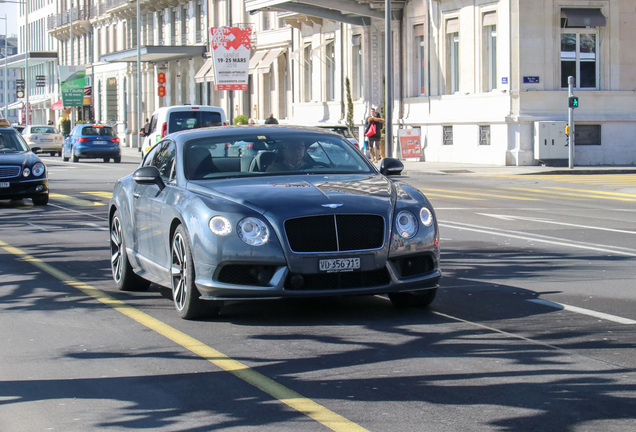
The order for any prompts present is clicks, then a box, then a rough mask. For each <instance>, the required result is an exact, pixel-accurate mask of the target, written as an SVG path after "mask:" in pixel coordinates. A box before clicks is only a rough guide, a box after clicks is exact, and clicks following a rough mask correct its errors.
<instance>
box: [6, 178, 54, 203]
mask: <svg viewBox="0 0 636 432" xmlns="http://www.w3.org/2000/svg"><path fill="white" fill-rule="evenodd" d="M3 181H5V180H0V183H2V182H3ZM48 193H49V181H48V180H47V179H38V180H20V181H16V180H11V181H9V187H8V188H6V187H0V199H20V198H33V197H34V196H35V197H37V196H41V195H47V194H48Z"/></svg>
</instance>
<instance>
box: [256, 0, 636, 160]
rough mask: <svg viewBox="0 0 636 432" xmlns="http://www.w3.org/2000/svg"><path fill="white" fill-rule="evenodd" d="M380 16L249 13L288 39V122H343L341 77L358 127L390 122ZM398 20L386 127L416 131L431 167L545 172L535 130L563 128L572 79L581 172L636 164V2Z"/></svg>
mask: <svg viewBox="0 0 636 432" xmlns="http://www.w3.org/2000/svg"><path fill="white" fill-rule="evenodd" d="M385 3H386V2H385V1H384V0H378V1H374V0H370V1H366V0H365V1H361V0H341V1H337V2H336V1H321V2H316V1H311V0H306V1H291V0H248V1H246V7H247V9H248V11H250V12H256V11H263V12H266V11H269V13H271V12H272V11H277V13H278V14H279V16H281V17H284V18H285V20H286V22H287V23H288V25H291V26H292V27H293V28H294V34H293V35H292V41H293V42H292V46H291V47H289V48H288V50H289V52H291V53H292V55H291V56H290V59H289V61H288V65H287V67H288V69H287V70H288V72H287V73H288V74H290V75H291V76H292V77H293V79H292V84H291V86H292V97H291V101H290V109H289V110H288V112H289V113H290V117H289V120H290V121H291V122H300V121H303V122H304V121H306V119H312V121H320V120H323V119H329V120H331V121H334V120H336V121H343V120H344V115H343V113H344V112H345V110H344V109H343V108H342V107H343V106H344V105H345V99H344V97H343V92H342V89H343V81H344V79H345V78H346V77H349V78H350V82H351V83H352V87H353V88H352V94H353V99H354V111H355V116H354V117H355V122H356V124H357V125H361V124H362V123H363V120H364V117H365V115H366V113H367V112H368V109H369V108H370V107H371V106H375V107H379V108H380V111H382V107H383V106H384V105H385V101H384V95H385V93H386V92H385V86H386V85H388V84H387V83H386V82H385V78H386V69H385V67H386V63H385V62H386V61H387V59H386V58H385V56H384V52H385V41H386V40H387V38H386V37H385V34H384V33H385V28H386V22H385V20H384V16H385V11H384V4H385ZM392 6H393V9H392V11H391V18H392V19H391V28H392V32H391V33H392V34H391V38H388V40H390V41H391V48H392V52H393V56H392V57H391V58H390V59H389V61H390V62H391V63H392V65H391V66H392V71H393V76H392V79H391V83H390V85H391V94H392V96H393V97H392V100H391V102H392V103H391V105H392V107H393V110H392V112H391V117H392V119H393V123H392V124H393V128H394V129H397V130H398V131H399V129H402V128H407V129H409V128H410V129H412V128H417V129H419V131H420V134H421V143H422V147H423V158H424V159H426V160H429V161H448V162H466V163H486V164H496V165H534V164H538V163H539V162H540V161H539V160H537V159H536V158H535V146H536V144H535V141H536V140H535V134H536V131H537V129H538V127H539V125H540V123H539V122H565V121H567V120H568V96H569V93H568V77H569V76H572V77H573V78H574V86H573V90H574V93H575V94H576V95H577V96H578V97H579V100H580V107H579V108H577V109H576V110H575V111H574V125H573V127H572V130H573V131H574V134H573V137H570V138H573V139H574V141H575V144H576V145H575V154H574V159H575V161H576V163H577V164H580V165H601V164H635V163H636V142H635V139H634V138H632V137H634V133H635V132H636V93H635V91H634V90H635V85H634V84H635V79H636V78H635V77H636V75H635V74H634V66H635V65H634V63H635V62H636V56H635V55H634V53H633V52H632V50H631V49H630V47H631V46H633V43H634V38H635V36H636V31H635V30H634V28H636V26H635V24H636V11H635V10H634V8H633V2H631V1H629V0H589V1H586V0H538V1H532V2H528V1H522V0H431V1H427V0H412V1H393V2H392ZM257 38H258V36H257ZM331 59H334V61H333V68H332V66H331V65H332V62H331ZM334 69H335V70H334ZM332 86H333V87H335V89H336V90H335V91H334V90H332ZM278 91H279V92H280V91H281V90H280V89H279V90H278ZM273 98H274V99H279V98H280V96H279V95H274V96H273ZM338 107H340V110H339V109H338ZM564 132H565V131H563V133H562V134H561V135H564ZM396 135H397V134H394V138H393V146H392V148H393V149H396V148H397V145H396V144H397V140H396V139H395V136H396ZM561 138H562V137H561ZM566 145H567V143H566Z"/></svg>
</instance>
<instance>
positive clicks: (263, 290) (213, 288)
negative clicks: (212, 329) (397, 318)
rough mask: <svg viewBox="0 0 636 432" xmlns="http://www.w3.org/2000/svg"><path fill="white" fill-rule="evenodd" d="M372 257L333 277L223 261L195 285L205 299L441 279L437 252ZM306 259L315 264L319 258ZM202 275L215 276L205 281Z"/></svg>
mask: <svg viewBox="0 0 636 432" xmlns="http://www.w3.org/2000/svg"><path fill="white" fill-rule="evenodd" d="M373 258H374V257H373V256H366V257H365V256H364V255H363V256H361V264H362V265H361V268H360V270H356V271H350V272H333V273H327V272H318V271H317V270H316V271H307V272H305V271H301V272H292V271H291V270H290V269H289V267H288V266H287V265H286V264H282V263H281V264H276V263H270V264H266V263H258V264H245V263H243V264H238V263H225V264H223V265H221V266H218V267H216V268H207V269H201V268H199V269H197V280H196V284H197V288H198V289H199V291H200V293H201V296H202V298H204V299H208V300H248V299H276V298H303V297H320V296H344V295H374V294H386V293H391V292H402V291H403V292H410V291H419V290H426V289H433V288H437V285H438V282H439V279H440V277H441V275H442V273H441V270H440V268H439V255H438V254H435V253H433V252H425V253H421V254H417V255H410V256H398V257H394V258H391V259H389V260H387V261H385V264H384V265H383V266H380V267H375V265H374V259H373ZM308 260H309V261H312V260H313V261H314V262H317V260H318V257H314V258H309V259H308ZM314 268H315V267H314ZM201 274H212V275H214V276H213V277H212V278H206V277H200V276H199V275H201Z"/></svg>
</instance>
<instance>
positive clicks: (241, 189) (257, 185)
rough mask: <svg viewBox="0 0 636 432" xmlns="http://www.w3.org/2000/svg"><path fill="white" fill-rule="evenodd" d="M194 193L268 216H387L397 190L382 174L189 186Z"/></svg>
mask: <svg viewBox="0 0 636 432" xmlns="http://www.w3.org/2000/svg"><path fill="white" fill-rule="evenodd" d="M189 188H190V189H191V190H193V191H196V192H199V193H208V194H211V195H216V196H220V197H223V198H224V199H227V200H230V201H233V202H235V203H237V204H241V205H244V206H247V207H250V208H251V209H253V210H254V211H257V212H259V213H262V214H265V213H269V214H281V215H283V214H284V215H287V216H288V217H289V216H291V215H293V214H294V213H298V214H305V215H308V214H323V213H334V212H336V213H375V214H388V213H390V212H391V211H392V209H393V204H394V202H395V198H396V195H397V192H396V186H395V185H394V184H393V183H392V182H391V181H390V180H388V179H387V178H386V177H384V176H383V175H380V174H373V175H351V174H349V175H307V176H298V175H295V176H273V177H259V178H243V179H218V180H210V181H204V182H196V184H195V183H194V182H192V183H190V187H189Z"/></svg>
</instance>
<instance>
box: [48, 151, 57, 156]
mask: <svg viewBox="0 0 636 432" xmlns="http://www.w3.org/2000/svg"><path fill="white" fill-rule="evenodd" d="M49 154H50V155H51V156H55V155H56V154H57V153H56V152H51V153H49Z"/></svg>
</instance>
